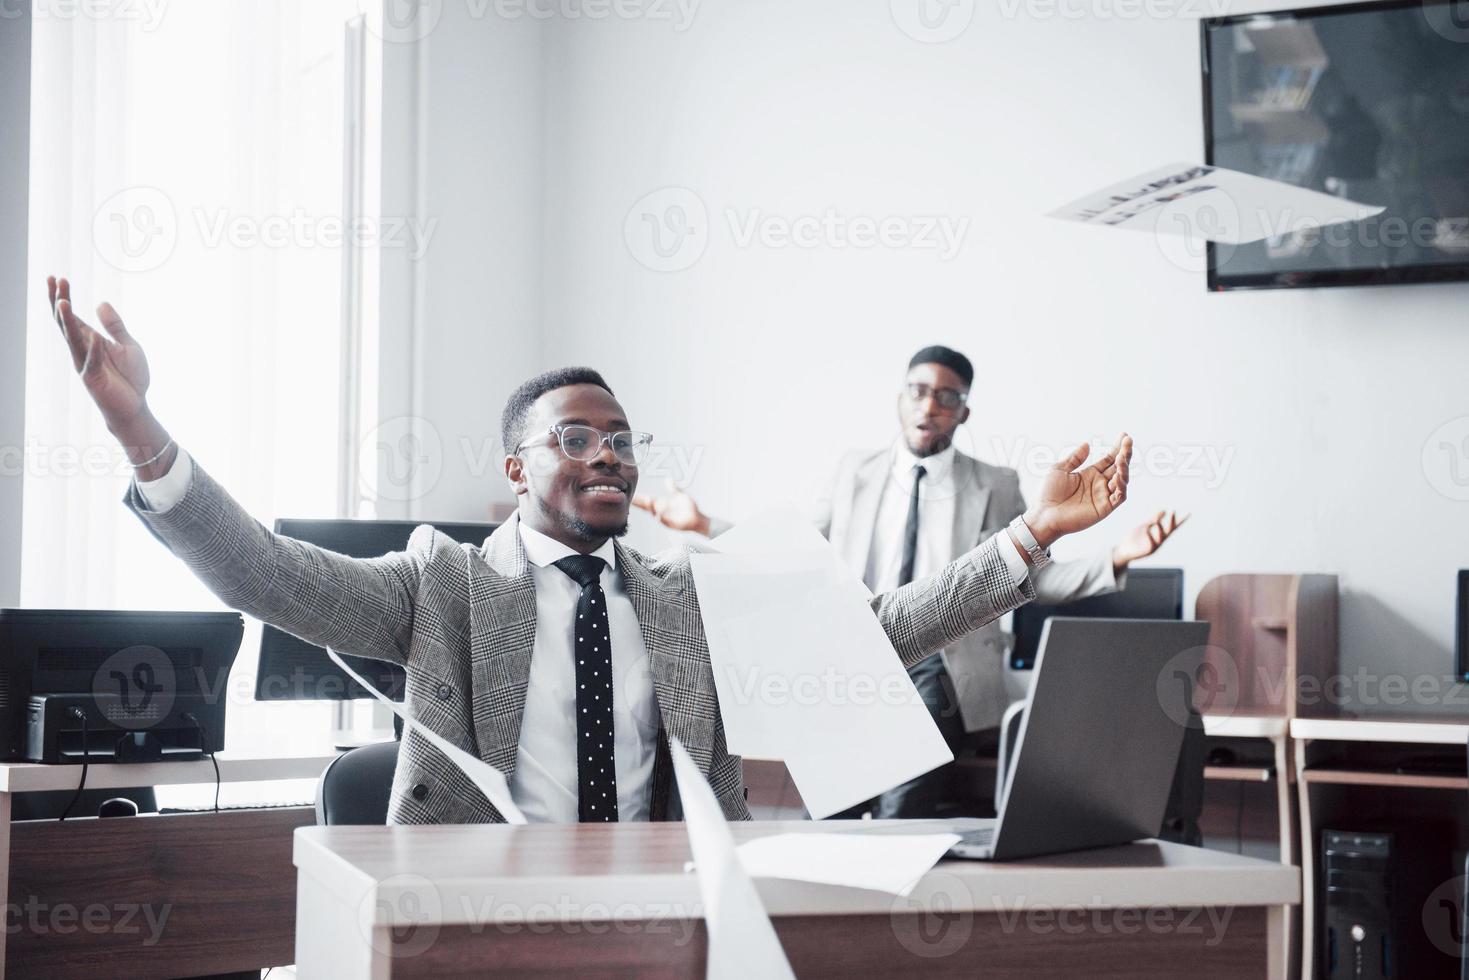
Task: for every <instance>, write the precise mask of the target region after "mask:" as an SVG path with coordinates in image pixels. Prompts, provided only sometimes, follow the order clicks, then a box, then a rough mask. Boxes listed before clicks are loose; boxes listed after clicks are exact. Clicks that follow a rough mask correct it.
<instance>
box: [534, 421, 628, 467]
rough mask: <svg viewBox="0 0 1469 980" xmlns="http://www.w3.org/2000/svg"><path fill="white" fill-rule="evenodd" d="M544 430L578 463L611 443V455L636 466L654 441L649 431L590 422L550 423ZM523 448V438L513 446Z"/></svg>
mask: <svg viewBox="0 0 1469 980" xmlns="http://www.w3.org/2000/svg"><path fill="white" fill-rule="evenodd" d="M546 432H547V434H548V435H553V436H555V437H556V442H557V443H558V444H559V445H560V446H561V451H562V452H563V453H565V454H566V456H567V458H568V459H574V460H576V461H578V462H581V463H585V462H586V461H587V460H590V459H596V458H597V454H598V453H600V452H601V451H602V446H603V445H607V446H611V447H612V453H613V455H615V456H616V457H617V458H618V459H619V460H621V461H622V462H624V463H626V464H627V465H629V466H638V465H639V464H641V463H642V461H643V460H644V459H645V458H646V457H647V455H648V447H649V446H651V445H652V444H653V433H651V432H632V431H623V432H603V431H602V430H601V429H598V428H595V427H593V426H590V425H564V424H563V425H553V426H551V428H549V429H547V430H546ZM529 441H530V440H526V442H529ZM524 448H525V442H522V443H521V444H520V445H518V446H516V447H515V452H516V453H517V454H519V452H520V451H521V450H522V449H524Z"/></svg>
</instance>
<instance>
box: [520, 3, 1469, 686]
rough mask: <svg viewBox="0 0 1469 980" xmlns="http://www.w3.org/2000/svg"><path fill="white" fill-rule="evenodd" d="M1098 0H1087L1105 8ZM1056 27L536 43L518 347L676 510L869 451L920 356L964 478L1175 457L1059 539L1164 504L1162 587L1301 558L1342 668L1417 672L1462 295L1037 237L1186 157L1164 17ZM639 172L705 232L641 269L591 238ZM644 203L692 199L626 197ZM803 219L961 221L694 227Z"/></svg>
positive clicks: (799, 485) (980, 24) (791, 14)
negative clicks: (794, 239) (965, 372)
mask: <svg viewBox="0 0 1469 980" xmlns="http://www.w3.org/2000/svg"><path fill="white" fill-rule="evenodd" d="M1100 3H1101V0H1098V3H1089V4H1088V5H1087V9H1092V10H1098V11H1100V12H1101V13H1102V14H1105V13H1106V12H1107V11H1108V10H1109V9H1110V10H1114V11H1115V10H1117V9H1118V8H1117V7H1116V6H1113V5H1109V4H1101V5H1100V6H1099V5H1098V4H1100ZM950 6H951V8H952V9H954V10H956V11H958V12H959V14H960V15H962V14H963V11H964V10H965V9H968V8H967V6H966V4H963V3H960V4H955V5H950ZM1179 6H1182V5H1181V4H1180V5H1179ZM935 9H942V7H935ZM1055 9H1057V8H1055V7H1054V6H1051V7H1047V6H1043V5H1040V4H1039V3H1037V4H1033V5H1031V6H1030V8H1028V9H1027V7H1025V6H1022V5H1019V4H1018V3H1016V2H1011V3H997V4H975V5H973V20H972V22H971V23H969V25H968V27H967V28H966V29H965V30H963V32H962V33H961V34H960V35H959V36H958V37H956V38H954V39H953V40H950V41H948V42H947V43H943V44H930V43H920V42H919V41H917V40H914V39H913V38H912V37H910V36H908V35H907V34H905V33H904V32H903V31H902V30H901V29H899V27H898V26H897V20H898V19H901V18H904V17H906V16H907V14H908V5H907V4H906V3H905V0H893V2H892V3H891V4H888V3H878V2H870V3H864V4H853V3H851V2H850V0H847V2H842V0H823V2H803V3H800V4H791V3H781V2H777V0H738V2H732V0H705V2H704V3H703V4H701V5H700V6H699V7H698V8H697V13H696V16H695V18H694V21H693V24H692V26H691V27H690V28H689V29H688V30H686V31H684V32H681V33H680V32H677V31H674V30H672V29H671V28H670V26H669V25H668V24H667V23H655V22H651V21H649V20H608V21H598V22H593V21H590V20H585V19H583V20H562V21H558V22H556V23H554V25H553V29H552V30H550V31H549V32H548V35H547V40H546V45H547V47H546V62H545V83H546V144H545V151H544V161H545V175H544V184H543V186H544V195H545V245H544V253H543V254H544V265H543V270H542V275H543V297H544V325H545V347H544V348H543V354H542V358H541V359H542V361H543V362H544V363H551V362H566V361H573V360H575V361H584V362H589V363H593V364H596V365H598V366H600V367H601V368H602V369H603V370H604V371H605V373H606V374H607V375H608V377H609V379H610V380H611V382H612V384H613V386H614V387H615V388H617V389H618V390H619V393H620V394H623V395H624V398H623V400H624V402H625V403H626V404H627V405H628V407H629V408H630V410H631V412H632V417H633V419H634V423H635V424H637V425H640V426H642V427H645V428H648V429H650V430H652V431H653V432H655V433H656V434H657V435H658V436H659V438H660V441H672V442H675V443H682V444H685V445H688V446H692V447H695V448H697V449H702V450H704V455H703V458H702V464H701V466H700V468H699V469H698V471H697V477H696V479H695V481H694V483H693V490H694V491H695V492H696V494H697V496H698V497H699V498H700V500H701V501H704V502H707V504H708V505H709V506H710V508H712V509H713V510H715V511H718V512H723V513H725V514H729V515H738V514H740V513H742V512H748V511H750V510H751V509H753V508H755V507H756V506H758V505H759V504H760V503H761V502H762V501H765V500H768V499H773V498H777V497H784V496H794V497H800V496H803V495H805V494H806V493H808V492H810V491H811V490H812V489H813V488H814V487H815V486H817V485H818V484H819V483H820V482H821V481H823V480H824V479H825V478H826V476H827V474H828V473H829V470H830V467H831V465H832V463H833V462H834V461H835V459H836V458H837V456H838V455H839V453H840V452H841V451H842V450H843V449H845V448H847V447H850V446H862V445H880V444H883V443H884V442H886V441H887V440H888V439H889V438H891V437H892V435H893V429H894V424H893V402H892V399H893V396H894V393H895V391H896V388H897V384H898V381H899V378H900V375H901V370H902V368H903V366H904V364H905V362H906V357H907V356H908V354H910V353H911V352H912V351H913V350H914V349H916V348H917V347H919V346H920V345H923V344H926V343H931V342H944V343H949V344H952V345H954V346H956V347H958V348H960V349H963V350H965V351H967V352H969V353H970V355H971V356H972V357H974V359H975V360H976V362H977V364H978V365H979V369H980V374H981V378H980V380H979V381H978V382H977V384H976V391H975V397H974V403H975V405H976V409H975V413H974V418H973V421H972V422H971V423H970V425H969V426H968V430H969V431H968V438H969V441H970V444H971V445H972V446H973V448H974V450H975V451H977V452H978V454H979V455H980V456H982V457H983V458H986V459H990V460H993V461H997V462H1005V461H1006V460H1005V457H1006V456H1007V455H1009V454H1010V451H1011V450H1013V448H1014V447H1015V446H1017V445H1019V446H1023V447H1048V448H1052V449H1056V448H1060V447H1062V446H1063V445H1064V444H1066V443H1068V442H1070V441H1072V440H1076V439H1078V438H1084V437H1087V436H1091V435H1094V434H1112V433H1115V432H1117V431H1118V430H1119V429H1122V428H1127V429H1128V430H1129V431H1131V432H1132V433H1134V434H1135V436H1136V437H1137V438H1138V440H1139V447H1140V452H1141V453H1143V454H1146V453H1148V452H1149V451H1150V450H1152V451H1154V452H1161V453H1171V454H1172V455H1173V458H1172V460H1171V461H1170V460H1169V459H1167V458H1163V457H1155V458H1154V460H1153V463H1152V464H1151V465H1142V466H1139V467H1138V473H1137V475H1136V480H1135V489H1134V491H1133V497H1132V500H1131V502H1130V503H1129V506H1128V508H1127V511H1125V512H1124V514H1123V515H1119V519H1117V520H1114V521H1113V522H1112V523H1111V526H1108V527H1105V528H1099V529H1097V530H1096V531H1094V532H1092V533H1089V534H1088V535H1087V536H1085V538H1084V539H1083V540H1080V541H1077V542H1074V543H1069V544H1068V549H1067V550H1068V551H1069V552H1070V553H1079V552H1081V551H1085V550H1087V549H1091V548H1100V547H1104V546H1105V545H1106V544H1107V542H1108V541H1109V540H1110V539H1111V538H1113V537H1114V536H1115V535H1116V534H1117V533H1118V532H1119V531H1120V530H1121V529H1122V528H1123V527H1124V526H1125V523H1124V522H1127V523H1135V522H1137V521H1140V520H1141V519H1143V517H1144V516H1145V515H1147V514H1149V513H1150V512H1151V511H1153V510H1156V509H1158V508H1162V507H1177V508H1180V509H1183V510H1189V511H1193V512H1194V513H1195V515H1196V516H1195V518H1194V520H1193V522H1192V523H1191V524H1190V525H1189V526H1188V527H1187V528H1186V529H1185V531H1184V532H1182V533H1180V535H1179V537H1178V538H1177V539H1176V540H1175V541H1174V542H1172V543H1170V545H1169V547H1168V549H1167V552H1166V554H1165V555H1163V556H1160V561H1162V562H1166V563H1168V564H1178V565H1182V566H1184V567H1185V568H1186V570H1187V578H1188V585H1189V589H1190V601H1192V595H1193V594H1194V593H1196V592H1197V590H1198V588H1199V587H1200V586H1201V585H1202V584H1203V583H1204V582H1205V581H1207V580H1208V579H1209V578H1211V577H1212V576H1214V575H1217V574H1220V573H1223V572H1229V571H1293V570H1309V571H1323V572H1335V573H1337V574H1339V575H1340V576H1341V584H1342V590H1343V614H1342V658H1343V668H1344V671H1345V672H1346V673H1348V674H1351V673H1354V672H1355V671H1356V670H1357V669H1358V668H1359V667H1366V668H1367V669H1368V670H1370V671H1372V672H1374V673H1376V674H1388V673H1396V674H1402V675H1406V676H1408V677H1414V676H1417V675H1420V674H1426V675H1431V676H1433V677H1437V678H1443V677H1444V676H1445V675H1446V674H1448V672H1449V671H1450V670H1451V653H1450V648H1451V643H1450V637H1451V628H1452V619H1453V606H1452V588H1453V574H1452V573H1453V570H1454V569H1456V568H1459V567H1461V566H1465V565H1469V546H1466V542H1469V535H1466V533H1465V532H1466V530H1469V520H1466V518H1469V504H1466V503H1463V502H1459V501H1457V500H1454V499H1451V497H1450V496H1448V495H1446V493H1445V492H1440V490H1439V489H1438V488H1439V487H1443V488H1446V489H1447V491H1448V492H1449V493H1453V492H1457V491H1459V490H1462V489H1464V488H1463V487H1460V486H1457V485H1455V484H1454V482H1453V478H1454V476H1455V475H1457V473H1458V471H1451V470H1450V468H1449V467H1450V462H1451V461H1450V459H1449V458H1448V456H1447V455H1445V454H1442V453H1439V452H1438V450H1437V449H1436V444H1435V447H1431V452H1430V456H1429V464H1430V465H1427V466H1425V462H1424V455H1423V453H1424V448H1425V444H1426V443H1428V441H1429V439H1430V436H1431V434H1433V433H1434V432H1435V430H1436V429H1438V428H1439V427H1440V426H1441V425H1442V424H1443V423H1445V422H1447V421H1449V420H1454V419H1461V420H1462V419H1464V417H1465V416H1466V415H1469V394H1466V387H1465V384H1464V371H1465V366H1466V365H1469V330H1466V329H1465V327H1466V318H1465V315H1464V309H1465V301H1466V299H1469V287H1465V286H1458V285H1455V286H1435V287H1427V286H1419V287H1398V288H1382V289H1337V290H1315V291H1298V292H1263V293H1255V294H1231V295H1210V294H1207V293H1206V292H1205V290H1204V288H1203V280H1202V276H1201V275H1200V274H1198V273H1195V272H1191V271H1185V270H1183V269H1181V268H1180V267H1179V265H1178V264H1176V263H1175V262H1174V261H1173V260H1171V259H1170V258H1169V257H1168V255H1167V254H1165V252H1164V251H1162V250H1160V248H1159V247H1158V245H1157V244H1156V243H1155V241H1154V240H1153V238H1152V237H1151V236H1148V235H1141V234H1128V233H1123V232H1109V231H1103V230H1097V229H1090V228H1081V227H1073V226H1068V225H1065V224H1061V223H1058V222H1055V221H1051V220H1047V219H1045V218H1042V217H1040V216H1041V215H1043V214H1044V213H1045V212H1046V211H1048V210H1050V209H1052V208H1054V207H1056V206H1058V205H1060V204H1062V203H1064V202H1065V201H1067V200H1069V199H1071V198H1072V197H1074V196H1077V195H1079V194H1081V193H1084V192H1086V191H1089V190H1092V189H1094V188H1095V187H1096V186H1099V185H1100V184H1102V183H1104V182H1110V181H1113V180H1117V179H1121V178H1123V177H1126V176H1128V175H1130V174H1133V173H1136V172H1139V171H1141V170H1144V169H1146V168H1149V167H1153V166H1157V165H1159V164H1162V163H1165V162H1169V161H1173V160H1181V159H1198V158H1199V157H1200V156H1201V152H1202V151H1201V144H1202V135H1201V134H1202V123H1201V118H1200V93H1199V66H1198V53H1197V51H1198V42H1197V25H1196V22H1195V21H1194V20H1192V19H1191V18H1189V17H1187V16H1170V17H1164V18H1160V19H1147V18H1141V19H1140V18H1136V17H1134V18H1128V19H1124V18H1123V17H1121V16H1112V17H1107V16H1092V17H1089V18H1087V19H1084V20H1072V19H1067V18H1064V17H1061V16H1059V15H1057V16H1046V12H1047V11H1050V10H1055ZM1064 9H1068V10H1073V11H1074V10H1078V9H1080V4H1077V3H1073V4H1071V5H1070V6H1069V7H1066V8H1064ZM1151 9H1154V10H1157V9H1159V4H1153V5H1151ZM1007 12H1010V13H1011V14H1013V15H1007ZM1184 12H1185V13H1188V12H1193V13H1199V12H1204V11H1203V9H1202V8H1201V5H1199V4H1192V5H1190V6H1189V8H1188V9H1187V10H1185V11H1184ZM951 23H952V22H951ZM669 187H675V188H686V189H689V190H692V191H694V192H695V193H696V194H697V197H698V199H699V201H701V202H702V204H703V205H704V206H705V208H706V209H707V212H708V222H707V225H706V229H707V230H706V232H705V235H706V237H707V248H706V249H705V251H704V252H703V254H702V257H701V258H699V259H698V261H696V262H694V263H693V264H692V266H690V267H688V268H686V269H683V270H681V271H653V270H650V269H649V268H647V267H646V266H645V265H644V264H641V263H640V262H639V257H640V256H641V257H643V258H648V257H649V256H650V255H652V253H651V252H650V251H649V249H648V244H647V242H646V241H639V239H638V238H637V237H636V236H634V238H633V245H632V247H630V246H629V244H628V242H627V241H625V236H624V221H625V219H626V218H627V216H628V214H629V211H630V209H633V207H634V204H635V202H638V201H639V200H640V198H643V196H644V195H647V194H649V193H650V192H653V191H656V190H659V189H661V188H669ZM670 202H675V203H681V204H684V205H688V204H690V199H689V197H688V195H687V194H686V193H675V194H673V196H669V195H668V194H665V195H664V196H662V197H660V198H655V199H654V200H653V201H652V203H651V204H648V205H646V206H645V207H644V208H641V209H640V210H646V209H648V208H651V209H652V212H653V213H654V214H655V216H660V215H662V214H663V213H664V212H663V210H662V209H663V207H664V206H665V205H667V204H668V203H670ZM697 203H698V202H694V204H695V206H696V205H697ZM828 208H831V209H835V210H836V211H837V212H839V213H840V214H841V215H844V216H847V217H852V216H871V217H874V218H881V217H884V216H889V215H897V216H913V215H921V214H934V215H949V216H953V217H955V218H956V219H968V220H969V221H970V222H971V224H970V227H969V230H968V234H967V237H966V238H965V239H964V240H963V245H962V249H961V250H960V251H959V253H958V255H957V256H956V257H954V258H952V259H950V260H948V261H945V260H943V259H941V258H940V257H939V256H938V255H936V254H935V253H934V252H933V251H925V250H918V249H912V248H907V249H901V248H899V249H895V248H881V247H879V248H872V249H867V250H855V249H843V250H837V249H802V248H794V247H786V248H774V247H767V246H764V245H761V244H759V243H758V242H757V243H756V244H753V245H749V246H746V247H740V246H739V245H738V244H737V243H736V241H735V234H734V232H733V230H732V228H731V226H730V222H729V220H728V218H727V216H726V212H727V210H728V209H734V210H735V212H736V213H737V216H738V219H737V220H738V221H740V222H744V221H746V220H748V217H749V214H750V212H751V211H752V209H761V210H762V211H763V213H765V214H768V215H774V216H777V217H781V218H785V219H794V218H796V217H798V216H801V215H811V214H815V215H820V214H821V213H823V212H824V211H825V210H826V209H828ZM686 213H687V211H686ZM634 217H635V218H637V217H638V215H635V216H634ZM698 234H699V232H698V230H697V229H695V235H696V237H695V239H693V240H694V241H697V235H698ZM668 241H670V240H669V239H665V243H667V242H668ZM654 261H656V260H654ZM1461 424H1463V423H1461ZM1455 431H1457V430H1455ZM1462 434H1463V433H1459V435H1460V436H1462ZM1193 453H1213V454H1214V458H1215V460H1216V461H1218V462H1219V463H1227V465H1223V466H1216V467H1215V469H1214V471H1213V472H1212V473H1209V472H1207V469H1206V468H1205V467H1203V466H1201V465H1200V464H1198V463H1197V462H1194V463H1193V464H1192V465H1191V466H1190V465H1187V464H1188V463H1189V461H1190V460H1191V459H1192V457H1191V456H1189V455H1188V454H1193ZM1146 459H1147V457H1146V455H1144V456H1143V457H1142V460H1146ZM1457 463H1458V465H1460V466H1469V457H1466V458H1463V459H1460V460H1458V461H1457ZM1191 472H1192V473H1193V475H1190V473H1191ZM1464 472H1469V469H1466V470H1464ZM1025 482H1026V485H1027V487H1029V488H1031V489H1033V488H1034V486H1035V485H1036V479H1035V478H1034V477H1033V476H1032V477H1027V478H1026V481H1025ZM1443 690H1444V692H1445V693H1452V694H1453V696H1454V697H1456V698H1457V697H1460V696H1462V692H1458V691H1456V690H1455V689H1454V688H1452V687H1451V686H1449V685H1447V684H1446V683H1445V685H1444V688H1443ZM1380 693H1381V692H1379V691H1378V690H1377V688H1376V687H1375V686H1374V685H1370V684H1369V685H1368V687H1366V688H1364V689H1363V696H1364V697H1368V698H1370V697H1373V696H1375V695H1379V694H1380ZM1391 693H1392V692H1391V691H1388V692H1387V694H1389V695H1390V694H1391ZM1432 700H1433V699H1430V701H1432ZM1364 706H1367V705H1364ZM1383 707H1384V706H1382V705H1378V706H1377V708H1378V710H1382V708H1383ZM1415 707H1417V708H1421V709H1423V710H1444V708H1445V707H1450V708H1452V707H1453V706H1446V705H1442V704H1435V703H1425V704H1420V705H1404V706H1403V710H1412V709H1413V708H1415ZM1458 710H1463V709H1462V708H1460V709H1458Z"/></svg>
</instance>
